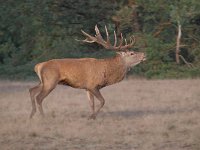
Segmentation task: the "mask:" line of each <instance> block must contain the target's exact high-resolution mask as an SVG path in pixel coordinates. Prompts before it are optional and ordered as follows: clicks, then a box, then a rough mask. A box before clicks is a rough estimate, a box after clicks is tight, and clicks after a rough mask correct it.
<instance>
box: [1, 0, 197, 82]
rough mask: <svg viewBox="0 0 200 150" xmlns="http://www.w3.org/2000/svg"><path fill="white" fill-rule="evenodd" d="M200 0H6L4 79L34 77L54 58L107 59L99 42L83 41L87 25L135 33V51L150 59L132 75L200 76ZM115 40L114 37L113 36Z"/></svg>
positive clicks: (3, 7) (108, 53) (91, 30)
mask: <svg viewBox="0 0 200 150" xmlns="http://www.w3.org/2000/svg"><path fill="white" fill-rule="evenodd" d="M199 8H200V1H199V0H190V1H189V0H175V1H168V0H156V1H155V0H123V1H122V0H107V1H100V0H87V1H83V0H42V1H41V0H15V1H14V0H7V1H1V2H0V22H1V24H0V77H1V78H11V79H24V78H31V77H33V76H34V72H33V67H34V65H35V64H36V63H38V62H41V61H45V60H49V59H53V58H74V57H76V58H80V57H96V58H105V57H110V56H112V55H114V53H113V52H111V51H108V50H105V49H103V48H102V47H101V46H98V45H96V44H91V45H87V44H84V45H83V44H81V43H80V42H77V41H76V40H75V39H83V38H84V37H83V36H82V34H81V32H80V31H81V29H83V30H84V31H86V32H88V33H91V34H94V26H95V25H96V24H97V25H98V26H99V28H100V30H101V31H102V33H105V31H104V26H105V25H107V27H108V30H109V31H110V34H111V32H112V31H113V30H116V31H117V33H118V34H119V33H120V32H122V33H123V35H124V36H125V37H127V38H128V37H129V36H131V35H134V36H135V37H136V44H135V47H133V49H132V50H135V51H144V52H145V53H146V54H147V58H148V60H147V61H146V62H144V63H143V64H141V65H138V66H137V67H135V68H134V69H132V70H131V72H130V74H134V75H140V76H144V77H147V78H182V77H199V76H200V62H199V60H200V9H199ZM111 38H112V37H111Z"/></svg>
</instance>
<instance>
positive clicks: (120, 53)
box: [117, 52, 126, 56]
mask: <svg viewBox="0 0 200 150" xmlns="http://www.w3.org/2000/svg"><path fill="white" fill-rule="evenodd" d="M117 54H119V55H121V56H125V54H126V53H125V52H117Z"/></svg>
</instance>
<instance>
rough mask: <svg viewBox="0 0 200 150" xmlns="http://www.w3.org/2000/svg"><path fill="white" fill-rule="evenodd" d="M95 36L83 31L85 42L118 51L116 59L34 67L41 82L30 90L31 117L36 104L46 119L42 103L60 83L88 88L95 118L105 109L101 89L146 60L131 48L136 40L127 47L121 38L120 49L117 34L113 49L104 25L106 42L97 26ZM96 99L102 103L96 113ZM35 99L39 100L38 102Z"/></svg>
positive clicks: (55, 62)
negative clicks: (130, 49)
mask: <svg viewBox="0 0 200 150" xmlns="http://www.w3.org/2000/svg"><path fill="white" fill-rule="evenodd" d="M95 31H96V35H95V36H91V35H89V34H88V33H86V32H84V31H83V30H82V33H83V35H84V36H86V39H85V40H82V42H87V43H93V42H96V43H98V44H100V45H102V46H103V47H104V48H106V49H110V50H115V51H116V52H117V54H116V56H115V57H113V58H106V59H95V58H81V59H69V58H66V59H53V60H49V61H46V62H42V63H39V64H37V65H36V66H35V72H36V73H37V75H38V77H39V79H40V83H39V84H38V85H37V86H35V87H33V88H31V89H30V90H29V91H30V97H31V102H32V111H31V114H30V118H32V117H33V115H34V114H35V113H36V104H35V101H36V102H37V104H38V109H39V112H40V114H41V115H42V116H43V115H44V113H43V108H42V101H43V99H44V98H45V97H46V96H47V95H48V94H49V93H50V92H51V91H52V90H53V89H54V88H55V87H56V85H57V84H63V85H68V86H71V87H73V88H79V89H85V90H86V92H87V95H88V98H89V103H90V107H91V110H92V114H91V115H90V116H89V119H95V118H96V115H97V114H98V112H99V111H100V109H101V108H102V107H103V105H104V103H105V100H104V98H103V96H102V95H101V93H100V91H99V90H100V89H101V88H103V87H105V86H108V85H111V84H114V83H117V82H120V81H121V80H122V79H123V78H124V77H125V75H126V73H127V71H128V70H129V68H130V67H133V66H135V65H137V64H139V63H140V62H142V61H144V60H145V54H144V53H142V52H133V51H129V50H128V49H129V48H131V47H132V46H133V44H134V43H135V38H133V37H131V38H130V43H129V44H127V41H126V39H125V40H123V36H122V34H121V39H120V41H119V45H118V46H117V37H116V33H115V31H114V37H115V41H114V46H112V45H111V43H110V40H109V34H108V31H107V28H106V26H105V31H106V35H107V40H106V41H105V40H104V39H103V38H102V36H101V33H100V32H99V29H98V27H97V26H95ZM124 42H125V44H124V45H123V43H124ZM94 97H96V98H97V99H98V100H99V101H100V106H99V107H98V108H97V110H96V111H95V106H94ZM35 98H36V99H35Z"/></svg>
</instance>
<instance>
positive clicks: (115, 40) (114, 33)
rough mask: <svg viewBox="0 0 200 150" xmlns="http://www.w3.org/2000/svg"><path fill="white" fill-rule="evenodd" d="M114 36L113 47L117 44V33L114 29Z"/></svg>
mask: <svg viewBox="0 0 200 150" xmlns="http://www.w3.org/2000/svg"><path fill="white" fill-rule="evenodd" d="M114 36H115V43H114V47H116V45H117V35H116V32H115V30H114Z"/></svg>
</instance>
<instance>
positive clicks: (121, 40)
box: [118, 33, 124, 49]
mask: <svg viewBox="0 0 200 150" xmlns="http://www.w3.org/2000/svg"><path fill="white" fill-rule="evenodd" d="M120 35H121V39H120V44H119V46H118V47H119V49H121V47H122V44H123V40H124V39H123V35H122V33H121V34H120Z"/></svg>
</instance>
